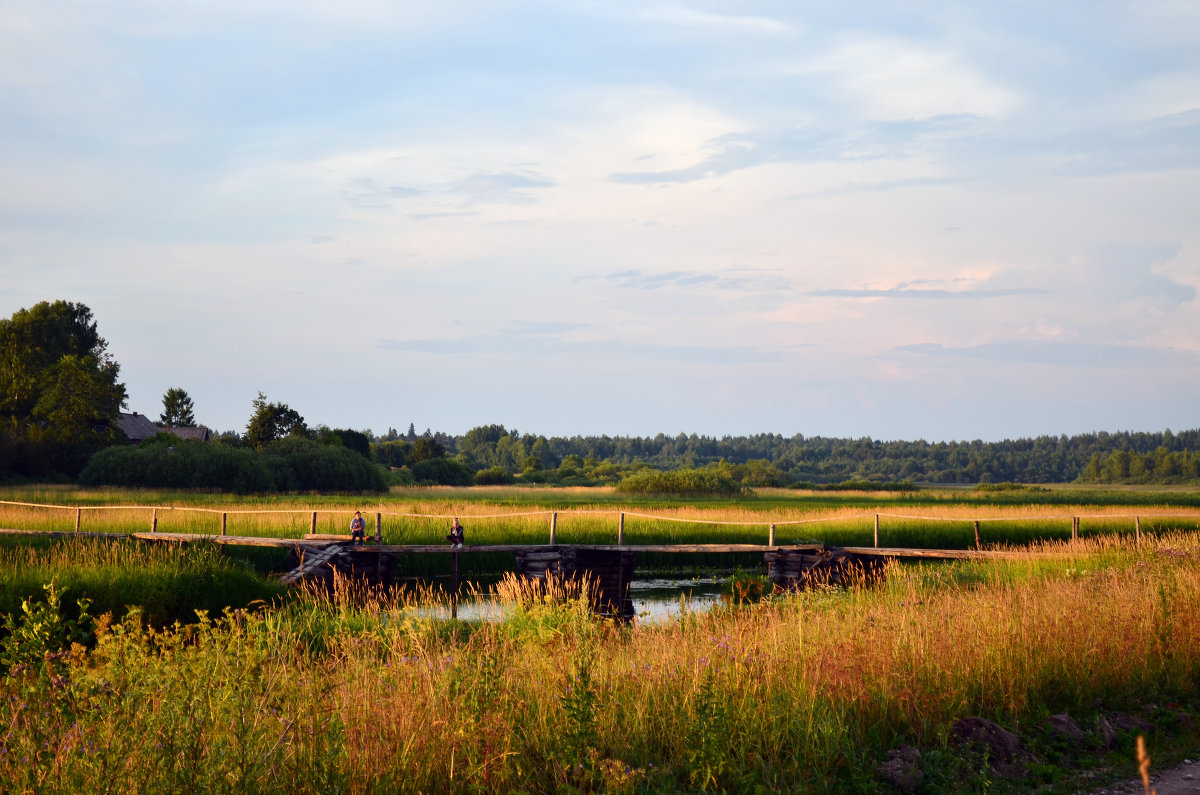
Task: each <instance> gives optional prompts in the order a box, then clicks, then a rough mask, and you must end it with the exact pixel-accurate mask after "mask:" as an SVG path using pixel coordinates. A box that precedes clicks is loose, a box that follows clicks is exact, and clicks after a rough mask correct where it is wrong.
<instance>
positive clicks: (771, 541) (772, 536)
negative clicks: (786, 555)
mask: <svg viewBox="0 0 1200 795" xmlns="http://www.w3.org/2000/svg"><path fill="white" fill-rule="evenodd" d="M767 546H769V547H773V546H775V525H771V533H770V535H768V536H767Z"/></svg>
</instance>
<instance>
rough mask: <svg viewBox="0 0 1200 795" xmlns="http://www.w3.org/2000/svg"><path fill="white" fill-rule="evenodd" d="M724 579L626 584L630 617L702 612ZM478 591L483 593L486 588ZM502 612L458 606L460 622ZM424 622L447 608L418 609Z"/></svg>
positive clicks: (488, 603) (491, 606) (489, 605)
mask: <svg viewBox="0 0 1200 795" xmlns="http://www.w3.org/2000/svg"><path fill="white" fill-rule="evenodd" d="M727 582H728V577H688V578H686V579H673V578H655V579H646V580H634V581H633V582H631V583H629V596H630V598H631V599H632V600H633V610H634V615H636V616H637V620H638V621H639V622H643V623H656V622H661V621H670V620H673V619H675V618H678V617H679V616H680V615H681V614H682V613H684V612H685V611H686V612H690V613H697V612H705V611H707V610H709V609H710V608H712V606H713V605H715V604H717V603H719V602H720V601H721V595H722V594H723V593H724V591H725V586H726V583H727ZM480 590H482V591H484V592H485V593H486V586H485V587H483V588H481V589H480ZM504 611H505V608H504V607H502V606H501V605H498V604H496V603H495V602H494V601H493V600H492V599H490V598H488V597H487V596H483V597H482V598H474V597H471V598H464V599H462V600H460V601H459V603H458V617H459V618H460V619H462V620H464V621H501V620H503V619H504ZM416 612H417V614H418V615H420V616H422V617H425V618H445V619H449V618H450V606H449V605H432V606H428V607H422V608H419V609H418V610H417V611H416Z"/></svg>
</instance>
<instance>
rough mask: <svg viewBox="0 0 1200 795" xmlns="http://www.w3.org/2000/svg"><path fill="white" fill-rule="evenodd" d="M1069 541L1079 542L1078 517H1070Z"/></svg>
mask: <svg viewBox="0 0 1200 795" xmlns="http://www.w3.org/2000/svg"><path fill="white" fill-rule="evenodd" d="M1071 540H1072V541H1078V540H1079V517H1078V516H1072V517H1071Z"/></svg>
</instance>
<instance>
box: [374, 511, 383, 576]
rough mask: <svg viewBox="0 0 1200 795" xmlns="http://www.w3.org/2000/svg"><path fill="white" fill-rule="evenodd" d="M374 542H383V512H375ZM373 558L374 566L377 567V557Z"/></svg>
mask: <svg viewBox="0 0 1200 795" xmlns="http://www.w3.org/2000/svg"><path fill="white" fill-rule="evenodd" d="M375 543H376V544H382V543H383V514H382V513H377V514H375ZM375 560H376V568H378V561H379V558H378V557H376V558H375Z"/></svg>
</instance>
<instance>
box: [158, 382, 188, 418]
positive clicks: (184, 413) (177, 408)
mask: <svg viewBox="0 0 1200 795" xmlns="http://www.w3.org/2000/svg"><path fill="white" fill-rule="evenodd" d="M194 409H195V406H194V405H193V404H192V397H191V395H189V394H188V393H187V392H185V391H184V390H183V389H180V388H179V387H177V386H173V387H171V388H170V389H168V390H167V393H166V394H165V395H163V411H162V414H160V415H159V417H158V421H159V423H161V424H162V425H169V426H171V427H172V428H194V427H196V415H195V414H194V413H193V411H194Z"/></svg>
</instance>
